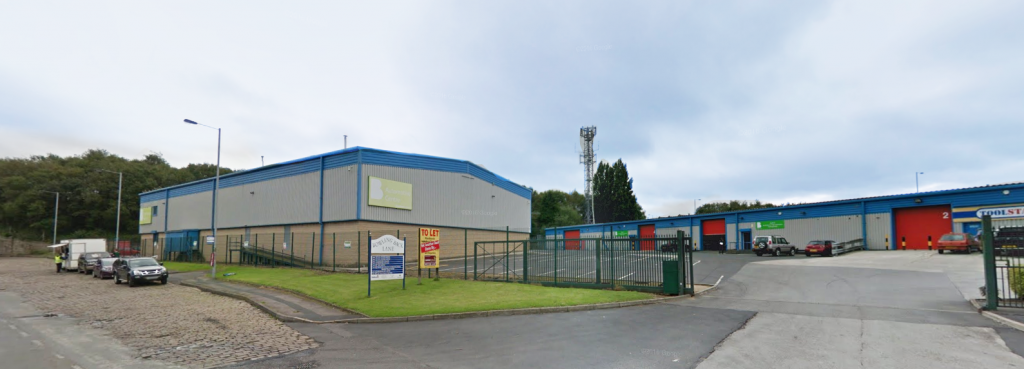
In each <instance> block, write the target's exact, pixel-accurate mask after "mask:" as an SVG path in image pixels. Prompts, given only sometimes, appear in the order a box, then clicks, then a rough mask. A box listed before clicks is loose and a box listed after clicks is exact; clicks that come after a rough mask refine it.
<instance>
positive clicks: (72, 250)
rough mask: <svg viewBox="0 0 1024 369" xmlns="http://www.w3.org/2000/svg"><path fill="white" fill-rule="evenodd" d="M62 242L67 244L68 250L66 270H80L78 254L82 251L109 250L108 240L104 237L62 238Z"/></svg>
mask: <svg viewBox="0 0 1024 369" xmlns="http://www.w3.org/2000/svg"><path fill="white" fill-rule="evenodd" d="M60 243H61V244H66V245H67V246H65V247H66V248H67V250H68V255H67V259H64V270H78V256H79V255H81V254H82V253H85V252H99V251H107V240H106V239H103V238H90V239H82V240H61V241H60Z"/></svg>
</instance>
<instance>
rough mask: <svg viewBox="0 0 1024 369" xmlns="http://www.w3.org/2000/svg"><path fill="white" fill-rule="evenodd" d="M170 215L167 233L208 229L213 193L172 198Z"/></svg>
mask: <svg viewBox="0 0 1024 369" xmlns="http://www.w3.org/2000/svg"><path fill="white" fill-rule="evenodd" d="M169 201H170V204H168V205H166V206H170V209H169V210H170V213H169V214H168V219H167V228H168V230H169V231H181V230H187V229H210V219H211V218H210V217H211V216H212V211H213V207H212V205H213V192H211V191H207V192H200V193H194V194H191V195H185V196H178V197H172V198H171V199H170V200H169Z"/></svg>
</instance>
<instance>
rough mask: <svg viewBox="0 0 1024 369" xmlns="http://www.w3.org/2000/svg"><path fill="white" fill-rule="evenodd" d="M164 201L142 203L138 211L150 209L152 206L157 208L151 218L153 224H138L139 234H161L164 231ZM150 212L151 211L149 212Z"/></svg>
mask: <svg viewBox="0 0 1024 369" xmlns="http://www.w3.org/2000/svg"><path fill="white" fill-rule="evenodd" d="M165 205H166V204H165V203H164V200H159V201H151V202H147V203H143V204H142V206H141V207H140V208H139V209H140V210H139V211H143V210H149V209H152V207H153V206H157V207H158V208H157V209H156V210H157V212H156V215H154V216H153V223H150V224H139V233H152V232H153V231H157V232H163V231H164V206H165ZM149 211H152V210H149Z"/></svg>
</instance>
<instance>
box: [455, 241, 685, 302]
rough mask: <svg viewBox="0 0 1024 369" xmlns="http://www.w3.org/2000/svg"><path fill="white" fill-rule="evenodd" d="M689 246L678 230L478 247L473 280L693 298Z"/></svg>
mask: <svg viewBox="0 0 1024 369" xmlns="http://www.w3.org/2000/svg"><path fill="white" fill-rule="evenodd" d="M691 245H692V243H691V239H690V238H689V237H686V236H685V234H684V233H683V232H681V231H680V232H678V233H677V234H676V235H675V236H662V237H653V238H604V237H602V238H579V239H529V240H518V241H514V240H510V241H483V242H476V243H475V245H474V251H473V266H472V269H473V279H475V280H486V281H504V282H520V283H536V284H543V285H552V286H574V287H587V288H606V289H614V288H623V289H629V290H638V291H646V292H658V293H668V294H678V293H684V294H693V292H694V289H693V247H692V246H691ZM666 272H668V273H666ZM666 274H668V278H666ZM666 280H668V281H670V282H672V283H670V285H666V284H665V281H666ZM675 282H679V284H678V285H671V284H674V283H675ZM679 287H681V288H679Z"/></svg>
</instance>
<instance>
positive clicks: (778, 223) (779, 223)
mask: <svg viewBox="0 0 1024 369" xmlns="http://www.w3.org/2000/svg"><path fill="white" fill-rule="evenodd" d="M785 228H786V221H785V220H766V221H763V222H757V229H785Z"/></svg>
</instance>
